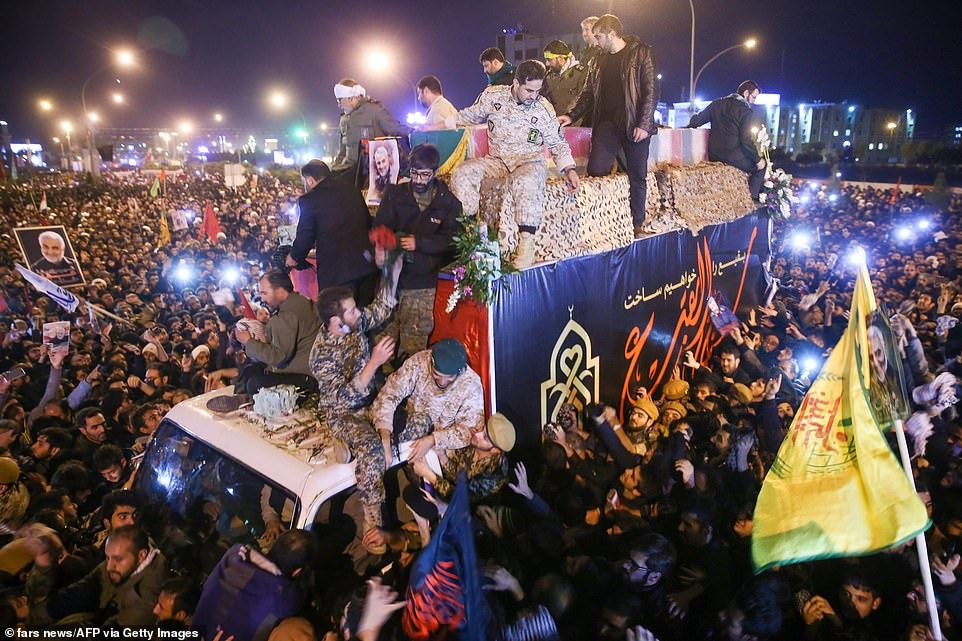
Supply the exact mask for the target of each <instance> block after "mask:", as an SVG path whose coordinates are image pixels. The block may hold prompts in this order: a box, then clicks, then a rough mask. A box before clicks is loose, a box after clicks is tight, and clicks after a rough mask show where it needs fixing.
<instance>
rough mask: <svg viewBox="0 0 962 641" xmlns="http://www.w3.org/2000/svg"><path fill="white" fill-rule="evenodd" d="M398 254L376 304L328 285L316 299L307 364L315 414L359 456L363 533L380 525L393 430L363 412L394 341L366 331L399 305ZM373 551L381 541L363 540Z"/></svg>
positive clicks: (379, 547)
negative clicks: (362, 303) (374, 339)
mask: <svg viewBox="0 0 962 641" xmlns="http://www.w3.org/2000/svg"><path fill="white" fill-rule="evenodd" d="M400 273H401V258H400V257H399V258H398V259H397V261H396V262H395V265H394V268H393V269H392V270H391V280H390V281H385V282H383V283H382V285H381V289H380V291H379V292H378V295H377V297H376V298H375V300H374V303H373V304H371V305H370V306H368V307H365V308H364V309H359V308H358V307H357V304H356V303H355V301H354V292H353V291H352V290H351V289H350V288H349V287H328V288H326V289H323V290H321V292H320V293H319V294H318V297H317V309H318V311H319V312H320V315H321V321H322V322H321V329H320V331H318V333H317V338H316V339H315V340H314V346H313V348H312V349H311V354H310V359H309V363H310V368H311V373H312V374H313V375H314V378H316V379H317V385H318V391H319V395H318V401H317V409H318V412H319V413H320V414H321V415H322V416H323V417H324V419H325V420H326V421H327V425H328V427H330V428H331V432H333V433H334V436H336V437H337V438H338V439H340V440H341V441H342V442H343V443H344V444H345V445H347V447H348V449H349V450H350V452H351V454H352V455H353V456H354V457H355V458H356V459H357V465H356V467H355V468H354V476H355V478H356V480H357V487H358V491H359V494H360V498H361V503H362V505H363V506H364V526H363V529H364V532H365V533H367V532H369V531H371V530H372V529H375V528H377V527H380V525H381V504H382V503H383V502H384V478H383V477H384V470H385V469H386V467H385V466H386V465H390V462H391V434H390V432H388V433H387V434H383V433H382V434H381V436H380V437H379V436H378V433H377V432H376V431H375V430H374V426H373V425H371V422H370V421H369V420H368V418H367V417H366V416H365V415H364V413H363V410H364V408H366V407H367V406H368V405H370V404H371V401H372V400H373V397H374V375H375V374H376V373H377V371H378V369H380V367H381V365H383V364H384V363H386V362H388V360H390V359H391V356H393V354H394V347H395V343H394V339H393V338H391V337H389V336H385V337H384V338H382V339H381V340H380V341H378V343H377V345H375V346H374V348H373V349H372V348H371V343H370V341H369V340H368V338H367V333H368V332H369V331H370V330H372V329H374V328H376V327H378V326H380V325H381V324H383V323H384V322H385V321H386V320H387V319H388V317H389V316H390V315H391V311H392V310H393V309H394V307H395V305H396V304H397V299H396V298H395V294H396V292H397V283H398V277H399V276H400ZM365 547H366V548H367V550H368V551H369V552H371V553H372V554H383V553H384V552H386V548H385V547H384V546H383V545H376V544H367V545H365Z"/></svg>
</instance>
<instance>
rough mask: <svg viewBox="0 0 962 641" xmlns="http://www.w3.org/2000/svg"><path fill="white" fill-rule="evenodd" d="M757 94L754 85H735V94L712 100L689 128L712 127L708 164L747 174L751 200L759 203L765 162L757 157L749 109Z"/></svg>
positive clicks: (751, 114)
mask: <svg viewBox="0 0 962 641" xmlns="http://www.w3.org/2000/svg"><path fill="white" fill-rule="evenodd" d="M760 92H761V89H759V87H758V83H757V82H755V81H754V80H746V81H745V82H743V83H742V84H740V85H738V90H737V91H736V92H735V93H733V94H730V95H728V96H725V97H724V98H718V99H717V100H713V101H712V102H711V104H710V105H708V106H707V107H705V108H704V109H703V110H702V111H701V112H699V113H697V114H695V115H694V116H692V117H691V120H690V121H689V122H688V126H689V127H701V126H702V125H704V124H705V123H709V122H710V123H711V134H710V135H709V136H708V160H714V161H716V162H723V163H725V164H727V165H732V166H733V167H738V168H739V169H741V170H742V171H746V172H748V174H749V176H748V187H749V189H751V191H752V199H754V200H758V192H759V190H761V188H762V183H763V182H764V180H765V160H764V159H762V158H761V157H759V155H758V148H757V147H756V145H755V132H753V131H752V129H753V128H755V127H757V126H758V123H757V122H756V119H755V116H754V114H753V113H752V105H753V104H755V99H756V98H758V94H759V93H760Z"/></svg>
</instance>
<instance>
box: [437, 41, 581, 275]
mask: <svg viewBox="0 0 962 641" xmlns="http://www.w3.org/2000/svg"><path fill="white" fill-rule="evenodd" d="M545 74H546V70H545V66H544V64H543V63H542V62H540V61H538V60H526V61H525V62H522V63H521V64H520V65H518V68H517V70H516V71H515V77H514V81H513V82H512V83H511V84H510V85H507V86H502V85H497V86H491V87H488V88H487V89H485V90H484V91H482V92H481V95H480V96H478V99H477V101H475V103H474V104H473V105H471V106H470V107H466V108H465V109H462V110H461V111H459V112H458V113H457V115H455V116H450V117H448V118H447V119H445V122H444V128H446V129H456V128H459V127H467V126H469V125H480V124H487V126H488V148H489V152H488V155H487V156H484V157H482V158H472V159H470V160H465V161H464V162H462V163H461V164H460V165H458V166H457V168H456V169H455V170H454V173H453V174H452V176H451V191H452V192H453V193H454V195H455V196H457V198H458V200H460V201H461V203H462V204H463V205H464V211H465V213H466V214H468V215H469V216H477V214H478V210H479V207H480V200H481V197H480V193H481V182H482V181H483V180H485V179H486V178H497V179H499V180H501V181H504V182H505V184H506V187H507V189H508V190H509V191H510V193H511V197H512V200H513V202H514V212H515V216H516V218H517V223H518V246H517V250H516V251H515V255H514V258H513V259H512V261H511V262H512V264H513V265H514V266H515V267H516V268H518V269H522V268H524V267H529V266H531V264H532V263H534V259H535V242H534V236H535V232H536V231H537V230H538V226H539V225H540V224H541V217H542V215H543V214H544V204H545V187H546V185H547V178H548V164H547V162H546V161H545V158H544V149H545V147H547V148H548V150H549V151H550V152H551V155H552V157H553V158H554V161H555V164H556V165H557V166H558V169H559V171H560V173H561V175H562V176H564V177H565V180H567V182H568V191H569V192H570V193H572V194H573V193H575V192H577V191H578V186H579V179H578V173H577V172H576V171H575V161H574V158H573V157H572V155H571V148H570V147H569V146H568V142H567V141H566V140H565V138H564V135H562V133H561V127H560V126H559V125H558V120H557V117H556V114H555V110H554V108H553V107H552V106H551V103H550V102H548V100H547V99H546V98H544V97H542V96H541V90H542V88H543V85H544V78H545Z"/></svg>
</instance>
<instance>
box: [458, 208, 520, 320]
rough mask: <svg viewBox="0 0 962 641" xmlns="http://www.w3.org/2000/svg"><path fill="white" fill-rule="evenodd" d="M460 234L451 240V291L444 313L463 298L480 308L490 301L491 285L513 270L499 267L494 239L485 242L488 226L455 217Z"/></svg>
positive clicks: (473, 220)
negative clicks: (453, 256)
mask: <svg viewBox="0 0 962 641" xmlns="http://www.w3.org/2000/svg"><path fill="white" fill-rule="evenodd" d="M458 222H459V223H461V233H459V234H458V235H456V236H455V237H454V248H455V259H454V269H453V270H452V271H451V274H452V275H453V276H454V291H453V292H452V293H451V295H450V296H449V297H448V304H447V307H446V308H445V311H446V312H447V313H448V314H450V313H451V312H453V311H454V308H455V307H457V305H458V302H460V301H461V300H462V299H469V300H473V301H475V302H477V303H480V304H482V305H486V304H487V303H488V302H490V301H491V283H492V282H494V281H496V280H498V279H499V278H501V276H502V275H504V274H510V273H513V272H515V271H517V270H516V269H514V267H512V266H511V265H510V264H508V263H506V264H504V265H502V264H501V251H500V249H499V247H498V241H497V240H488V227H487V225H485V224H483V223H479V222H478V221H477V220H476V219H475V218H473V217H466V216H462V217H461V218H458Z"/></svg>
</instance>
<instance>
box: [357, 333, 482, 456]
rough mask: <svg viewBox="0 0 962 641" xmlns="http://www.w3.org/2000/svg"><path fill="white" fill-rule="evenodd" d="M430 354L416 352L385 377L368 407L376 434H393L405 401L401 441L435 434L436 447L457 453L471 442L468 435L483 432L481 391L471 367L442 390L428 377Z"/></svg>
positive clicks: (479, 379)
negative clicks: (385, 380)
mask: <svg viewBox="0 0 962 641" xmlns="http://www.w3.org/2000/svg"><path fill="white" fill-rule="evenodd" d="M431 372H432V365H431V350H427V349H426V350H424V351H423V352H418V353H417V354H415V355H414V356H412V357H410V358H409V359H408V360H406V361H405V362H404V364H403V365H401V368H400V369H398V370H397V371H396V372H394V373H393V374H391V376H389V377H388V379H387V382H386V383H385V384H384V387H383V388H382V389H381V391H380V393H379V394H378V395H377V400H375V401H374V405H372V406H371V417H372V418H373V419H374V425H375V427H377V429H378V430H388V431H390V430H392V429H393V425H394V412H395V410H397V408H398V406H399V405H400V404H401V402H402V401H403V400H404V399H405V398H407V399H408V401H407V414H408V420H407V425H406V426H405V427H404V430H403V431H402V432H401V434H400V440H402V441H411V440H414V439H417V438H421V437H422V436H426V435H428V434H432V433H433V434H434V442H435V447H437V448H438V449H441V450H457V449H461V448H462V447H465V446H466V445H467V444H468V443H469V442H470V441H471V433H472V432H477V431H478V430H482V429H484V390H483V388H482V387H481V377H479V376H478V375H477V374H476V373H475V372H474V370H472V369H471V368H470V367H469V368H467V369H466V370H465V371H464V372H462V373H461V375H460V376H458V377H457V378H456V379H454V382H452V383H451V384H450V385H448V386H447V387H446V388H445V389H441V388H439V387H438V386H437V384H435V382H434V377H433V376H432V374H431Z"/></svg>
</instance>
